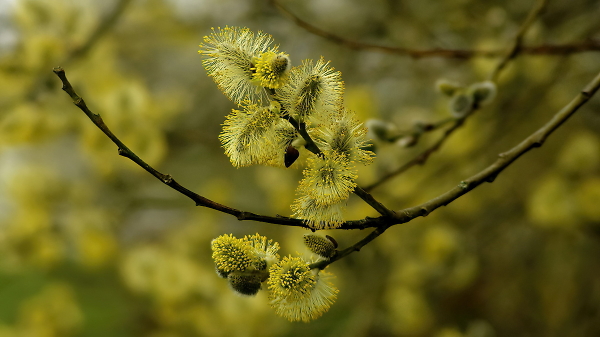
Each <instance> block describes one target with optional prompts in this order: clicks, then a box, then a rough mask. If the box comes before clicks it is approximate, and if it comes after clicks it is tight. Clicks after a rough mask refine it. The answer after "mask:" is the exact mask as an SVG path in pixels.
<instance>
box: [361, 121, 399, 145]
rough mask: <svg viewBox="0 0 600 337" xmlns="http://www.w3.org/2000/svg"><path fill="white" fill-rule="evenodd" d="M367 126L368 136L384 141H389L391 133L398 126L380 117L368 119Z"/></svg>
mask: <svg viewBox="0 0 600 337" xmlns="http://www.w3.org/2000/svg"><path fill="white" fill-rule="evenodd" d="M365 127H366V128H367V137H368V138H371V139H377V140H382V141H389V139H390V136H391V134H392V133H393V131H394V130H395V128H396V126H395V125H393V124H391V123H388V122H386V121H382V120H380V119H368V120H367V121H366V122H365Z"/></svg>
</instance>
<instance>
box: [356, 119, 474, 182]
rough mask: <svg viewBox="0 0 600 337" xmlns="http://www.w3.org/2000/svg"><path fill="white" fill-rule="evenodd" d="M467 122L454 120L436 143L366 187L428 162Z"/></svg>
mask: <svg viewBox="0 0 600 337" xmlns="http://www.w3.org/2000/svg"><path fill="white" fill-rule="evenodd" d="M464 122H465V119H464V118H460V119H457V120H455V121H454V123H453V124H452V126H451V127H449V128H448V129H446V130H445V131H444V133H443V134H442V136H441V137H440V138H439V139H438V140H437V141H436V142H435V144H433V145H432V146H430V147H428V148H427V149H425V150H423V151H422V152H421V153H419V154H418V155H417V156H415V157H414V158H412V159H411V160H409V161H408V162H406V163H404V164H403V165H402V166H400V167H398V168H396V169H395V170H393V171H391V172H389V173H387V174H385V175H384V176H382V177H381V178H379V179H378V180H377V181H376V182H374V183H372V184H371V185H369V186H367V187H365V190H367V191H371V190H373V189H374V188H376V187H378V186H380V185H382V184H383V183H385V182H387V181H388V180H390V179H392V178H394V177H396V176H398V175H400V174H402V173H404V172H406V171H407V170H408V169H410V168H411V167H413V166H416V165H423V164H425V162H427V159H429V157H430V156H431V155H432V154H433V153H434V152H436V151H437V150H439V149H440V148H441V147H442V145H444V143H445V142H446V140H448V138H449V137H450V135H451V134H452V133H454V131H456V130H457V129H458V128H460V127H461V126H462V125H463V123H464Z"/></svg>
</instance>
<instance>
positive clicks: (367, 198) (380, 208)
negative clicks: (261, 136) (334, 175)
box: [286, 116, 394, 216]
mask: <svg viewBox="0 0 600 337" xmlns="http://www.w3.org/2000/svg"><path fill="white" fill-rule="evenodd" d="M286 118H287V120H288V121H289V122H290V124H292V126H294V128H295V129H296V131H298V133H299V134H300V135H301V136H302V138H303V139H304V140H305V141H306V145H305V146H304V147H305V148H306V149H307V150H309V151H311V152H312V153H314V154H316V155H321V154H322V152H321V149H319V146H318V145H317V144H316V143H315V141H314V140H313V139H312V137H311V136H310V135H309V134H308V131H307V130H306V125H305V124H304V122H300V123H299V122H298V121H296V120H295V119H294V118H293V117H292V116H287V117H286ZM352 192H353V193H354V194H356V195H357V196H358V197H359V198H361V199H362V200H363V201H364V202H366V203H367V204H368V205H369V206H371V207H372V208H373V209H374V210H376V211H377V212H379V214H381V215H383V216H394V211H392V210H390V209H388V208H387V207H385V206H384V205H383V204H382V203H380V202H379V201H377V200H375V198H374V197H373V196H372V195H370V194H369V193H368V192H367V191H366V190H364V189H362V188H361V187H360V186H356V187H355V188H354V190H353V191H352Z"/></svg>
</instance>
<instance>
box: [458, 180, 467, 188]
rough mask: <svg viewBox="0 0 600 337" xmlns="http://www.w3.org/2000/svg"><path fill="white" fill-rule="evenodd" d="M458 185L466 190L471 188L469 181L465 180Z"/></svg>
mask: <svg viewBox="0 0 600 337" xmlns="http://www.w3.org/2000/svg"><path fill="white" fill-rule="evenodd" d="M458 187H460V188H461V189H463V190H466V189H468V188H469V183H468V182H466V181H464V180H463V181H461V182H460V183H459V184H458Z"/></svg>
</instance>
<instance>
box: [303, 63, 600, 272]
mask: <svg viewBox="0 0 600 337" xmlns="http://www.w3.org/2000/svg"><path fill="white" fill-rule="evenodd" d="M599 88H600V73H598V74H597V75H596V77H595V78H594V79H593V80H592V81H591V82H590V83H588V85H586V86H585V87H584V89H583V90H582V91H581V92H580V93H579V94H578V95H577V96H576V97H575V98H574V99H573V100H572V101H571V102H569V103H568V104H567V105H566V106H564V107H563V108H562V109H561V110H560V111H559V112H557V113H556V114H555V115H554V116H552V118H551V119H550V120H549V121H548V122H547V123H546V124H544V126H542V127H541V128H539V129H538V130H536V131H535V132H534V133H532V134H531V135H529V136H528V137H527V138H525V139H524V140H523V141H521V142H520V143H519V144H518V145H516V146H515V147H513V148H511V149H510V150H508V151H506V152H503V153H500V154H499V155H498V159H496V161H495V162H494V163H493V164H492V165H490V166H488V167H486V168H485V169H483V170H482V171H480V172H479V173H477V174H475V175H473V176H471V177H470V178H467V179H465V180H463V181H461V182H460V183H459V184H458V185H457V186H456V187H454V188H452V189H451V190H449V191H447V192H446V193H443V194H441V195H439V196H437V197H435V198H433V199H431V200H429V201H427V202H425V203H423V204H421V205H417V206H414V207H410V208H406V209H403V210H399V211H396V214H397V216H396V218H394V219H393V220H392V221H385V222H383V223H381V222H379V223H377V224H376V225H374V226H372V227H375V230H374V231H372V232H371V233H370V234H369V235H367V236H366V237H365V238H364V239H362V240H360V241H359V242H357V243H355V244H354V245H352V246H350V247H348V248H346V249H343V250H341V251H339V252H338V253H337V254H336V255H334V256H333V257H332V258H331V259H329V260H324V261H320V262H316V263H313V264H312V265H311V268H319V269H323V268H325V267H326V266H327V265H329V264H331V263H333V262H335V261H337V260H339V259H341V258H342V257H344V256H347V255H349V254H351V253H352V252H355V251H358V250H360V249H361V248H362V247H363V246H364V245H366V244H367V243H369V242H371V241H373V240H374V239H375V238H377V237H378V236H379V235H381V234H382V233H383V232H384V231H385V230H387V229H388V228H389V227H391V226H393V225H398V224H403V223H407V222H409V221H411V220H413V219H415V218H418V217H422V216H427V215H429V214H430V213H431V212H433V211H435V210H436V209H438V208H440V207H442V206H447V205H448V204H450V203H451V202H453V201H454V200H456V199H458V198H460V197H461V196H463V195H465V194H467V193H468V192H470V191H472V190H473V189H475V188H476V187H477V186H479V185H481V184H483V183H486V182H488V183H491V182H493V181H494V180H495V179H496V177H497V176H498V175H499V174H500V173H501V172H502V171H504V169H506V168H507V167H508V166H509V165H511V164H512V163H513V162H515V161H516V160H517V159H519V158H520V157H521V156H522V155H524V154H525V153H527V152H529V151H530V150H532V149H535V148H538V147H541V146H542V145H543V144H544V142H545V141H546V140H547V139H548V137H549V136H550V135H551V134H552V133H553V132H554V131H555V130H556V129H558V128H559V127H560V126H561V125H562V124H563V123H565V122H566V121H567V120H568V119H569V117H571V116H572V115H573V114H574V113H575V112H576V111H577V110H578V109H579V108H580V107H581V106H583V105H584V104H585V103H586V102H588V101H589V100H590V98H592V96H594V94H596V92H597V91H598V89H599ZM368 220H369V221H372V222H374V223H375V222H376V221H377V220H378V219H377V218H375V219H368ZM366 226H369V224H366ZM363 228H364V227H363Z"/></svg>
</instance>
